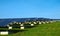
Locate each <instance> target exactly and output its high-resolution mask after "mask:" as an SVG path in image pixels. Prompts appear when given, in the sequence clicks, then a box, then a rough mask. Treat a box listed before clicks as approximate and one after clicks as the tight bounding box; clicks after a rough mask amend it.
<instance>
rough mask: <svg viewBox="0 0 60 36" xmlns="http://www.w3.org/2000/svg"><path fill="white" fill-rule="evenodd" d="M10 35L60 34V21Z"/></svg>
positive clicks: (43, 35)
mask: <svg viewBox="0 0 60 36" xmlns="http://www.w3.org/2000/svg"><path fill="white" fill-rule="evenodd" d="M8 36H60V22H55V23H51V24H41V25H38V26H37V27H34V28H29V29H28V31H24V32H18V33H15V34H9V35H8Z"/></svg>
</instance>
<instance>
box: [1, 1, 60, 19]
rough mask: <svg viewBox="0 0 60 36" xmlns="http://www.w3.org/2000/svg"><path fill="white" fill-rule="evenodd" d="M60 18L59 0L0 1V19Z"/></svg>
mask: <svg viewBox="0 0 60 36" xmlns="http://www.w3.org/2000/svg"><path fill="white" fill-rule="evenodd" d="M26 17H27V18H28V17H45V18H55V19H57V18H60V0H0V18H26Z"/></svg>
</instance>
